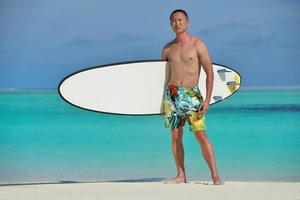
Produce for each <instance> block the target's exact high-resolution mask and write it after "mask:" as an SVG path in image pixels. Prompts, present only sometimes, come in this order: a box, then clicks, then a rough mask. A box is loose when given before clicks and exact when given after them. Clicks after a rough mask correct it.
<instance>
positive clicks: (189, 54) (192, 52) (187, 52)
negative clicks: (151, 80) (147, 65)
mask: <svg viewBox="0 0 300 200" xmlns="http://www.w3.org/2000/svg"><path fill="white" fill-rule="evenodd" d="M168 58H169V61H170V62H181V63H191V62H192V63H193V62H197V61H198V56H197V51H196V48H195V47H193V46H186V47H174V48H172V49H170V52H169V56H168Z"/></svg>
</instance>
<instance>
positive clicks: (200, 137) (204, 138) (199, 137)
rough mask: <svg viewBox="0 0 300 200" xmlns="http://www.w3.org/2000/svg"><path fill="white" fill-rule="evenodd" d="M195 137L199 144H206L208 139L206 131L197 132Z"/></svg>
mask: <svg viewBox="0 0 300 200" xmlns="http://www.w3.org/2000/svg"><path fill="white" fill-rule="evenodd" d="M194 135H195V137H196V139H197V140H198V141H199V142H205V141H207V139H208V138H207V135H206V133H205V131H196V132H194Z"/></svg>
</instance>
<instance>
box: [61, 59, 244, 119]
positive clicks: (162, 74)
mask: <svg viewBox="0 0 300 200" xmlns="http://www.w3.org/2000/svg"><path fill="white" fill-rule="evenodd" d="M169 70H170V66H169V64H168V62H166V61H162V60H146V61H143V60H142V61H131V62H123V63H113V64H108V65H101V66H96V67H91V68H87V69H83V70H81V71H78V72H75V73H72V74H70V75H68V76H67V77H65V78H64V79H63V80H62V81H61V82H60V84H59V86H58V91H59V94H60V96H61V97H62V98H63V99H64V100H65V101H66V102H68V103H70V104H71V105H74V106H76V107H79V108H82V109H86V110H90V111H96V112H104V113H111V114H125V115H153V114H161V113H162V108H163V107H162V105H163V104H162V101H163V95H164V91H165V87H166V86H167V84H168V83H167V81H168V80H167V79H168V76H169ZM213 71H214V85H213V91H212V98H211V100H210V104H214V103H216V102H220V101H222V100H223V99H225V98H227V97H229V96H231V95H232V94H233V93H235V92H236V90H237V89H238V88H239V86H240V80H241V77H240V75H239V74H238V73H237V72H236V71H234V70H233V69H231V68H229V67H226V66H223V65H220V64H213ZM199 88H200V92H201V94H202V96H203V98H204V99H205V96H206V74H205V72H204V70H203V69H201V73H200V78H199Z"/></svg>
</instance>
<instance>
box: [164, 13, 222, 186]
mask: <svg viewBox="0 0 300 200" xmlns="http://www.w3.org/2000/svg"><path fill="white" fill-rule="evenodd" d="M189 23H190V20H189V18H188V15H187V13H186V12H185V11H184V10H181V9H177V10H174V11H173V12H172V13H171V15H170V24H171V26H172V29H173V31H174V32H175V33H176V38H175V39H174V40H173V41H171V42H170V43H168V44H167V45H165V46H164V48H163V51H162V59H163V60H167V61H169V63H170V69H171V73H170V80H169V83H168V86H167V88H166V92H165V97H164V115H165V119H166V121H165V124H166V127H168V128H171V134H172V152H173V156H174V160H175V163H176V167H177V176H176V177H175V178H173V179H171V180H169V181H167V183H186V176H185V169H184V149H183V144H182V135H183V126H184V124H185V122H186V121H188V123H189V125H190V130H191V131H193V132H194V135H195V138H196V139H197V141H198V142H199V144H200V147H201V150H202V154H203V156H204V158H205V161H206V162H207V164H208V166H209V169H210V171H211V177H212V180H213V184H215V185H222V184H224V182H223V181H222V180H221V179H220V177H219V175H218V172H217V168H216V161H215V155H214V150H213V146H212V144H211V143H210V142H209V139H208V137H207V135H206V132H205V130H206V127H205V115H204V114H205V113H206V112H207V111H208V107H209V102H210V99H211V94H212V87H213V78H214V77H213V71H212V63H211V59H210V57H209V53H208V49H207V47H206V46H205V44H204V43H203V41H201V40H200V39H199V38H197V37H194V36H192V35H190V34H189V33H188V25H189ZM201 65H202V66H203V69H204V71H205V73H206V76H207V78H206V99H205V100H203V97H202V95H201V93H200V91H199V88H198V80H199V75H200V71H201Z"/></svg>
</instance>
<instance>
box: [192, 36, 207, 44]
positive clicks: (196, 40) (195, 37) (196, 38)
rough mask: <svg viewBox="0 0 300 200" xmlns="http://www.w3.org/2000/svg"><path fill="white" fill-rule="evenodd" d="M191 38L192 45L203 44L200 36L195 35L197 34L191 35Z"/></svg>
mask: <svg viewBox="0 0 300 200" xmlns="http://www.w3.org/2000/svg"><path fill="white" fill-rule="evenodd" d="M192 40H193V43H194V45H197V46H203V45H205V43H204V42H203V40H202V39H201V38H199V37H197V36H192Z"/></svg>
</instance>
